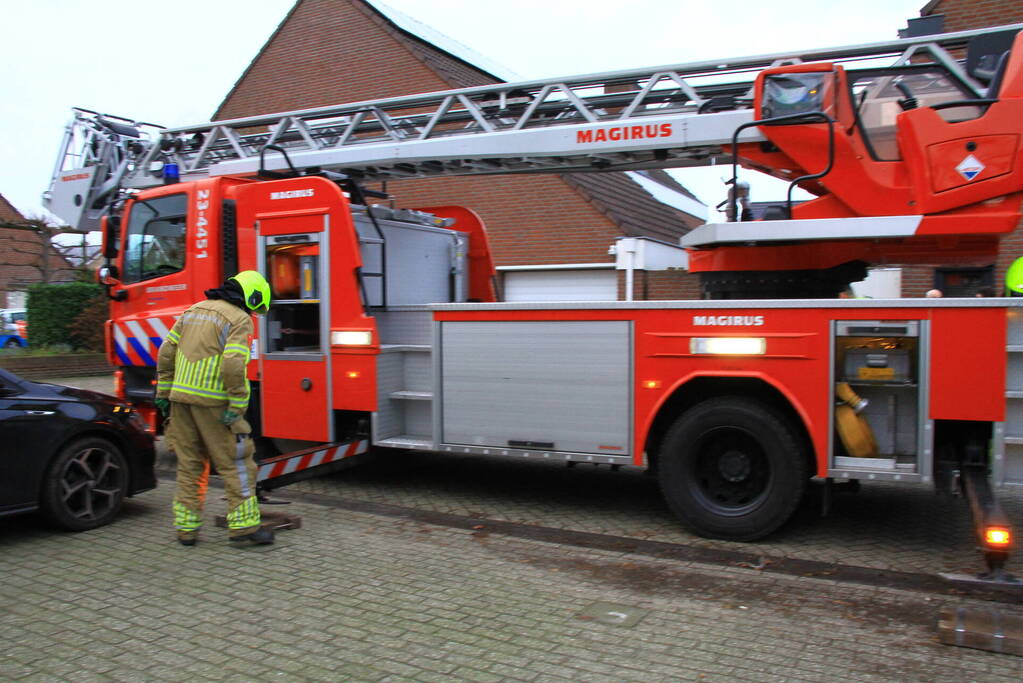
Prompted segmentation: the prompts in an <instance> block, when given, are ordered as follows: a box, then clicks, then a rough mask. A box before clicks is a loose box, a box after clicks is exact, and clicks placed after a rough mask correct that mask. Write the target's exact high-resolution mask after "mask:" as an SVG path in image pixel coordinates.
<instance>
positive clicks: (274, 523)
mask: <svg viewBox="0 0 1023 683" xmlns="http://www.w3.org/2000/svg"><path fill="white" fill-rule="evenodd" d="M216 525H217V526H218V527H220V528H221V529H226V528H227V517H226V516H224V515H217V520H216ZM259 526H261V527H263V528H264V529H273V530H274V531H282V530H284V529H301V528H302V518H301V517H299V516H298V515H289V514H287V513H285V512H262V511H261V512H260V521H259Z"/></svg>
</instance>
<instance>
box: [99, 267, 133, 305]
mask: <svg viewBox="0 0 1023 683" xmlns="http://www.w3.org/2000/svg"><path fill="white" fill-rule="evenodd" d="M120 275H121V274H120V273H119V272H118V271H117V266H115V265H113V264H110V263H108V264H107V265H105V266H101V267H100V269H99V270H97V271H96V281H97V282H99V283H100V284H101V285H103V286H104V287H105V288H106V290H107V298H109V299H113V300H114V301H124V300H125V299H127V298H128V292H127V291H125V290H123V289H119V290H117V291H116V292H114V293H113V294H111V293H110V290H112V289H113V288H114V287H120V286H121V280H120Z"/></svg>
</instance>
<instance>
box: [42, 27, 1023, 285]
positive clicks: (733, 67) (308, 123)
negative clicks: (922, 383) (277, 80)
mask: <svg viewBox="0 0 1023 683" xmlns="http://www.w3.org/2000/svg"><path fill="white" fill-rule="evenodd" d="M1018 30H1019V25H1012V26H1006V27H999V28H998V29H996V30H992V29H983V30H976V31H964V32H959V33H949V34H942V35H936V36H923V37H919V38H912V39H902V40H894V41H889V42H882V43H872V44H866V45H857V46H851V47H842V48H833V49H818V50H808V51H803V52H796V53H777V54H771V55H766V56H757V57H749V58H743V59H728V60H713V61H705V62H697V63H693V64H683V65H674V66H664V67H657V68H653V69H638V70H627V71H619V72H611V73H599V74H589V75H583V76H578V77H573V78H559V79H547V80H541V81H534V82H524V83H508V84H505V83H502V84H497V85H491V86H481V87H474V88H465V89H461V90H452V91H445V92H437V93H427V94H423V95H411V96H403V97H394V98H387V99H382V100H375V101H367V102H356V103H351V104H344V105H338V106H330V107H320V108H316V109H307V110H299V111H292V112H284V113H277V114H271V115H266V116H254V117H246V118H241V119H233V120H228V121H215V122H210V123H203V124H198V125H194V126H185V127H178V128H162V127H159V126H156V125H153V124H147V123H144V122H139V121H133V120H127V119H121V118H118V117H114V116H105V115H99V114H97V113H95V112H90V111H86V110H75V113H74V118H73V120H72V121H71V122H70V123H69V125H68V128H67V131H66V134H65V137H64V142H63V144H62V147H61V150H60V153H59V155H58V160H57V165H56V168H55V170H54V173H53V177H52V180H51V185H50V190H49V191H48V192H47V193H46V195H45V197H44V201H45V203H46V204H47V206H48V208H50V209H51V210H52V211H53V212H54V213H56V214H57V215H59V216H61V217H63V218H64V219H65V220H67V221H68V223H70V224H72V225H73V226H75V227H78V228H79V229H96V228H97V227H98V220H99V218H100V216H102V215H103V214H104V212H106V211H108V207H109V206H110V205H111V204H112V203H113V202H114V201H115V199H116V198H117V196H118V194H119V193H122V192H124V191H130V190H133V189H142V188H146V187H152V186H155V185H159V184H163V183H165V182H167V179H168V178H177V179H179V180H182V181H189V180H195V179H198V178H205V177H211V176H224V175H241V176H259V175H260V174H261V173H263V174H265V173H266V172H273V173H280V172H282V171H288V172H295V173H297V172H308V171H309V169H314V170H319V171H329V172H336V173H342V174H344V175H346V176H348V177H349V178H352V179H355V180H357V181H359V182H366V181H388V180H399V179H403V178H426V177H434V176H450V175H480V174H509V173H552V172H554V173H567V172H593V171H609V170H619V171H622V170H641V169H650V168H683V167H692V166H703V165H708V164H727V163H733V162H737V163H740V164H742V165H744V166H747V167H749V168H753V169H756V170H759V171H763V172H765V173H768V174H770V175H773V176H775V177H779V178H782V179H784V180H787V181H789V182H790V183H791V185H792V186H793V187H795V186H800V187H803V188H804V189H806V190H809V191H810V192H811V193H813V194H815V195H817V199H816V200H814V201H811V202H807V203H805V204H802V205H800V206H798V207H791V202H789V203H788V206H784V207H779V210H778V211H776V212H774V213H773V214H772V217H773V218H776V219H780V222H779V221H777V220H774V221H770V222H768V223H767V224H764V225H753V224H749V223H746V222H741V221H734V220H733V222H728V223H724V224H710V225H706V226H703V227H701V228H699V229H697V230H695V231H693V232H692V233H691V234H689V235H688V236H687V237H686V238H685V240H684V241H683V246H686V247H689V248H691V249H693V254H692V258H691V269H692V270H693V271H694V272H698V273H701V276H702V278H703V281H704V285H705V288H706V289H707V292H708V295H709V296H712V297H720V298H736V297H744V298H749V297H756V298H761V297H764V298H770V297H776V296H780V297H785V296H788V295H791V294H792V293H796V294H798V295H800V296H805V295H807V294H808V293H811V294H818V295H827V296H834V294H835V292H836V291H841V289H843V288H844V286H845V285H846V284H847V283H848V282H849V281H851V280H854V279H862V277H863V275H864V272H865V271H864V264H867V263H870V264H878V265H880V264H886V263H903V264H909V263H937V262H942V263H980V262H990V260H991V258H992V256H993V255H994V254H995V253H996V250H997V244H998V236H999V235H1002V234H1005V233H1007V232H1010V231H1011V230H1013V229H1014V228H1015V226H1016V223H1015V219H1014V216H1015V214H1016V209H1017V208H1018V206H1017V204H1018V201H1017V196H1016V192H1018V191H1019V189H1020V188H1019V184H1018V179H1017V176H1016V174H1015V173H1013V172H1012V171H1011V169H1012V161H1013V160H1014V159H1015V158H1016V156H1017V155H1018V154H1019V151H1018V147H1017V146H1016V145H1015V143H1014V142H1013V140H1014V139H1015V138H1014V137H1013V136H1014V135H1015V133H1011V132H1010V133H1007V134H1006V135H1002V136H998V135H990V134H989V132H988V131H989V130H990V129H992V128H1006V126H1007V128H1006V129H1007V130H1012V129H1013V124H1012V123H1011V121H1012V120H1013V119H1017V120H1018V116H1019V112H1018V111H1017V107H1018V106H1019V99H1018V97H1017V96H1016V93H1018V92H1019V79H1020V78H1023V75H1021V74H1020V72H1019V67H1018V65H1010V64H1009V60H1008V58H1007V53H1008V47H1009V45H1010V43H1011V39H1012V36H1013V35H1014V34H1015V33H1016V32H1017V31H1018ZM971 46H973V47H972V48H971ZM967 49H973V50H974V52H975V53H976V54H971V55H970V56H969V59H968V60H967V64H968V65H969V69H967V68H966V67H964V66H963V64H962V63H961V61H962V60H959V59H956V58H955V55H956V54H957V53H962V52H963V51H964V50H967ZM1003 55H1004V57H1003ZM863 65H867V67H868V68H859V67H862V66H863ZM882 65H883V66H882ZM751 75H752V76H755V77H756V78H755V81H751V80H750V76H751ZM758 89H759V90H758ZM1000 90H1004V91H1005V92H1007V93H1009V95H1010V97H1002V98H999V97H998V96H997V95H998V91H1000ZM899 114H904V116H902V122H901V124H900V125H899V126H898V128H897V127H896V125H895V119H896V117H897V115H899ZM996 120H997V123H995V121H996ZM993 124H994V125H993ZM897 135H898V137H899V140H898V141H896V136H897ZM974 147H976V148H977V149H973V148H974ZM902 149H905V152H904V153H903V152H902V151H901V150H902ZM960 152H962V153H960ZM960 165H963V169H964V170H962V171H957V170H956V168H957V167H958V166H960ZM740 186H741V184H740ZM739 189H740V188H738V187H737V188H733V192H732V195H733V196H735V195H736V194H737V192H736V191H738V190H739ZM790 196H791V191H790ZM995 199H998V200H999V201H993V200H995ZM964 207H965V208H964ZM729 208H730V215H731V216H732V217H733V219H734V218H739V217H741V216H739V215H738V214H739V212H738V211H737V210H736V209H735V208H734V207H733V206H730V207H729ZM793 242H798V243H800V247H799V248H798V249H793V248H792V246H791V245H792V243H793ZM778 243H783V244H785V246H784V247H780V248H779V247H776V246H771V245H772V244H778ZM737 245H744V246H737ZM745 245H756V246H755V247H752V251H751V247H749V246H745ZM750 272H753V273H756V276H754V277H753V280H754V281H755V283H756V285H755V286H750V284H749V279H748V278H746V277H743V276H741V275H739V274H740V273H750ZM772 273H773V274H774V275H773V277H772V276H771V275H770V274H772ZM779 273H780V275H779ZM768 281H770V282H772V283H773V286H765V285H766V283H767V282H768ZM808 285H811V289H810V290H809V291H808V290H807V289H806V287H807V286H808Z"/></svg>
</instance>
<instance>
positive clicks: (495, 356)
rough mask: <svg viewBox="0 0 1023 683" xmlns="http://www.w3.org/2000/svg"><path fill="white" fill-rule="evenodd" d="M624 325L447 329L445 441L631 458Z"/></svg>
mask: <svg viewBox="0 0 1023 683" xmlns="http://www.w3.org/2000/svg"><path fill="white" fill-rule="evenodd" d="M631 339H632V329H631V326H630V323H628V322H625V321H589V320H587V321H506V320H502V321H493V322H469V321H465V322H462V321H458V322H455V321H451V322H443V323H441V344H442V347H441V363H442V365H443V375H442V376H443V380H442V391H443V397H442V401H441V404H442V434H441V439H442V442H443V443H445V444H454V445H466V446H474V447H497V448H515V449H522V450H548V451H560V452H574V453H592V454H599V455H603V456H628V455H629V454H631V452H632V443H631V439H632V437H631V401H632V396H631V394H630V390H629V387H630V386H631V375H632V367H631V358H632V352H631V347H632V343H631Z"/></svg>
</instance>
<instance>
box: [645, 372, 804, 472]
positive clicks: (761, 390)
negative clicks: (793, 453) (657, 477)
mask: <svg viewBox="0 0 1023 683" xmlns="http://www.w3.org/2000/svg"><path fill="white" fill-rule="evenodd" d="M721 396H743V397H745V398H751V399H754V400H757V401H759V402H761V403H763V404H764V405H766V406H768V407H770V408H771V409H773V410H775V411H776V412H778V413H779V414H781V415H782V416H783V417H784V418H785V419H786V420H788V422H789V423H790V424H791V425H792V427H793V428H794V429H795V430H796V434H797V435H798V437H799V439H800V440H801V441H802V445H803V450H804V452H805V453H806V457H807V468H808V471H809V472H810V473H811V474H816V473H817V457H816V452H815V450H814V446H813V440H812V439H811V438H810V432H809V430H808V429H807V423H806V417H805V415H804V413H803V411H802V410H801V409H800V407H799V406H797V405H796V404H795V403H794V402H793V401H792V400H791V399H790V397H789V396H786V394H785V393H784V392H783V391H782V390H781V389H779V388H778V387H777V386H775V385H773V384H772V383H770V382H769V381H767V380H766V379H764V378H763V377H759V376H734V377H721V376H696V377H693V378H691V379H689V380H686V381H682V382H680V383H679V384H678V385H677V386H676V387H675V388H674V390H673V391H672V392H671V394H670V395H668V396H667V398H666V399H665V400H664V401H662V402H661V404H660V405H659V406H658V408H657V413H656V415H655V416H654V419H653V421H652V422H651V424H650V428H649V429H648V430H647V433H646V440H645V442H644V450H645V451H646V453H647V467H648V468H650V469H651V470H652V471H656V470H657V467H658V461H659V458H660V449H661V444H662V443H663V441H664V436H665V434H666V433H667V431H668V429H669V428H670V427H671V425H672V423H673V422H674V421H675V420H676V419H677V418H678V417H679V416H680V415H682V413H684V412H685V411H686V410H688V409H689V408H692V407H693V406H695V405H697V404H699V403H702V402H703V401H706V400H708V399H712V398H718V397H721Z"/></svg>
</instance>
